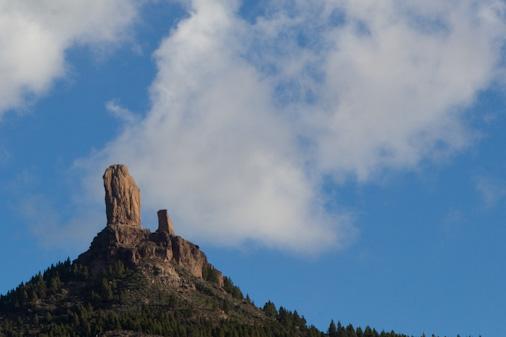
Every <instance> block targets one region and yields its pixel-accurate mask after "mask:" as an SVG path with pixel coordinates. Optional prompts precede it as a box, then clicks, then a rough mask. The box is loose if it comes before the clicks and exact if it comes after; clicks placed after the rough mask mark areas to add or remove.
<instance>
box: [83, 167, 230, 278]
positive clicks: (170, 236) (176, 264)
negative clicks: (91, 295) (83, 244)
mask: <svg viewBox="0 0 506 337" xmlns="http://www.w3.org/2000/svg"><path fill="white" fill-rule="evenodd" d="M104 187H105V204H106V212H107V226H106V228H104V229H103V230H102V231H101V232H100V233H98V234H97V236H96V237H95V238H94V239H93V241H92V243H91V246H90V249H89V250H88V251H86V252H85V253H83V254H81V255H80V256H79V258H78V261H79V262H80V263H82V264H85V265H88V266H90V267H91V268H92V271H93V270H95V271H96V272H100V271H101V270H103V269H105V268H107V266H108V265H111V262H113V261H114V260H117V259H120V260H121V261H122V262H124V263H126V264H128V265H130V266H134V267H139V268H141V269H143V268H144V269H146V270H148V269H149V270H152V269H156V270H158V271H160V273H161V274H162V275H165V276H167V277H168V278H170V279H171V282H179V281H180V280H181V279H184V277H183V278H181V277H180V274H181V273H183V274H184V273H188V274H190V275H192V276H193V277H196V278H203V277H204V274H205V272H206V270H210V269H212V270H214V271H215V273H216V275H217V280H216V282H217V284H218V285H219V286H222V285H223V276H222V274H221V272H219V271H217V270H216V269H215V268H214V267H213V266H212V265H211V264H209V263H208V261H207V257H206V256H205V254H204V253H203V252H202V251H201V250H200V248H199V246H197V245H195V244H193V243H191V242H189V241H187V240H185V239H183V238H182V237H180V236H176V234H175V231H174V225H173V223H172V219H171V218H170V216H169V215H168V213H167V210H160V211H158V214H157V215H158V230H157V231H156V232H154V233H151V232H150V231H149V230H148V229H144V228H142V227H141V223H140V212H141V210H140V192H139V188H138V187H137V185H136V184H135V181H134V179H133V178H132V177H131V176H130V175H129V174H128V168H127V167H126V166H125V165H112V166H110V167H108V168H107V169H106V171H105V173H104ZM178 280H179V281H178Z"/></svg>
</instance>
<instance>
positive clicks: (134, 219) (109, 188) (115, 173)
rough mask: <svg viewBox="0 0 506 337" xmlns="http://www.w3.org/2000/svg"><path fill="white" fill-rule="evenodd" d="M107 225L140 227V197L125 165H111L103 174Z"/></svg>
mask: <svg viewBox="0 0 506 337" xmlns="http://www.w3.org/2000/svg"><path fill="white" fill-rule="evenodd" d="M104 188H105V209H106V213H107V225H108V226H110V225H127V226H134V227H140V225H141V196H140V190H139V188H138V187H137V185H136V184H135V181H134V179H133V178H132V177H131V176H130V174H129V173H128V168H127V167H126V166H125V165H111V166H109V167H108V168H107V169H106V170H105V173H104Z"/></svg>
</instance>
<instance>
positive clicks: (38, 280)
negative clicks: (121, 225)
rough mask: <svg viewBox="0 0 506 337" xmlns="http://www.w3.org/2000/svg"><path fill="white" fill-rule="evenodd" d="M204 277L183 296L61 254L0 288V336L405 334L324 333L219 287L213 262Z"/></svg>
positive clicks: (379, 336)
mask: <svg viewBox="0 0 506 337" xmlns="http://www.w3.org/2000/svg"><path fill="white" fill-rule="evenodd" d="M204 279H205V280H206V281H208V282H204V281H200V282H197V283H196V290H192V291H189V292H188V293H187V294H186V295H184V296H183V295H181V294H180V293H178V292H177V291H175V290H174V289H171V288H170V287H161V286H159V285H156V284H155V285H153V282H148V280H147V279H146V276H145V275H143V273H142V272H140V271H138V270H134V269H129V268H127V267H126V266H125V265H124V264H123V263H121V262H120V261H116V262H114V263H112V264H111V265H110V266H109V267H108V268H107V270H105V271H101V272H100V273H95V274H93V273H92V272H91V271H90V270H89V269H88V267H86V266H82V265H79V264H77V263H72V262H71V261H70V260H68V259H67V260H66V261H65V262H62V263H58V264H57V265H55V266H51V267H50V268H48V269H47V270H46V271H44V272H43V273H39V274H37V275H35V276H34V277H32V279H31V280H30V281H28V282H26V283H22V284H20V285H19V286H18V287H17V288H16V289H14V290H12V291H10V292H8V293H7V294H6V295H4V296H0V336H7V337H18V336H43V337H52V336H97V335H100V334H101V333H103V332H106V331H123V330H126V331H135V332H143V333H146V334H152V335H161V336H171V337H186V336H192V337H297V336H300V337H407V336H406V335H401V334H396V333H394V332H377V331H376V330H374V329H371V328H369V327H366V328H365V329H361V328H354V327H353V326H352V325H348V326H346V327H344V326H342V325H341V323H338V324H337V325H336V324H335V323H334V322H333V321H332V322H331V323H330V326H329V329H328V331H327V332H326V333H324V332H321V331H319V330H318V329H316V328H315V327H314V326H308V324H307V322H306V320H305V319H304V317H303V316H300V315H299V314H298V313H297V311H293V312H292V311H289V310H287V309H285V308H283V307H280V308H279V309H278V308H276V306H275V305H274V303H272V302H270V301H268V302H267V303H265V305H264V306H263V308H262V309H258V308H256V307H255V306H254V305H253V304H252V302H251V300H250V299H249V296H248V297H246V298H244V296H243V293H242V292H241V290H240V289H239V288H238V287H237V286H235V285H234V283H233V282H232V280H231V279H230V278H227V277H225V278H224V279H223V290H224V291H223V290H219V288H218V287H216V284H217V283H218V282H219V274H218V272H217V271H216V270H215V269H214V268H212V267H210V268H208V269H207V270H205V271H204ZM213 284H214V285H213ZM220 313H221V314H220ZM220 315H221V317H220ZM255 315H256V316H255Z"/></svg>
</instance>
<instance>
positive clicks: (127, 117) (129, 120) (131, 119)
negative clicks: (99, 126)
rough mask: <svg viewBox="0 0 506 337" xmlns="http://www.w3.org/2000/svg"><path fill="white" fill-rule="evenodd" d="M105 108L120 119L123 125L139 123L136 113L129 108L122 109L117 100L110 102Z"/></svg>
mask: <svg viewBox="0 0 506 337" xmlns="http://www.w3.org/2000/svg"><path fill="white" fill-rule="evenodd" d="M105 107H106V109H107V111H109V112H110V113H111V114H112V115H113V116H114V117H116V118H118V119H119V120H121V121H122V122H123V123H126V124H133V123H136V122H139V117H138V116H137V115H136V114H135V113H133V112H132V111H130V110H128V109H127V108H124V107H122V106H121V105H119V103H118V102H117V101H115V100H111V101H108V102H107V103H106V104H105Z"/></svg>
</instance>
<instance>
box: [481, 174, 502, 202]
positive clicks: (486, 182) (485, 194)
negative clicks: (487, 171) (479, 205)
mask: <svg viewBox="0 0 506 337" xmlns="http://www.w3.org/2000/svg"><path fill="white" fill-rule="evenodd" d="M475 187H476V190H477V191H478V193H479V194H480V196H481V198H482V200H483V202H484V203H485V206H487V207H489V208H492V207H495V206H496V205H498V204H499V203H501V202H502V201H504V200H506V180H503V179H496V178H490V177H485V176H482V177H479V178H477V179H476V182H475Z"/></svg>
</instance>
